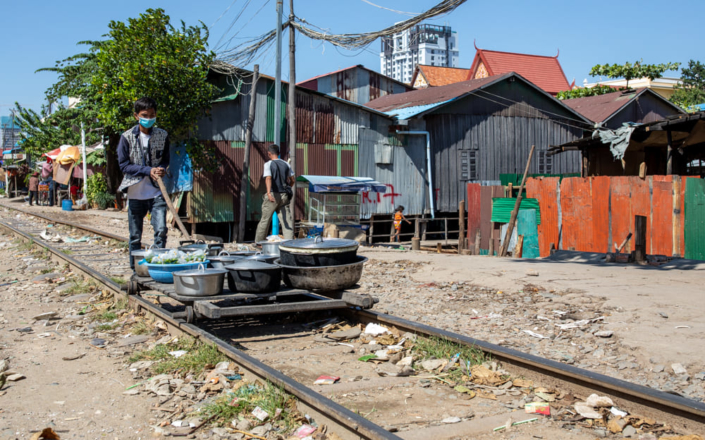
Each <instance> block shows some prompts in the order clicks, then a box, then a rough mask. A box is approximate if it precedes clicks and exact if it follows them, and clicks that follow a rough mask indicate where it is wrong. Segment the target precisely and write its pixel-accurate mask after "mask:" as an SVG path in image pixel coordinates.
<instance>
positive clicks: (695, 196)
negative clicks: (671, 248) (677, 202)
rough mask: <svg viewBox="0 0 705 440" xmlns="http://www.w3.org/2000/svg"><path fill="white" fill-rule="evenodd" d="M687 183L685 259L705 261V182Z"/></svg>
mask: <svg viewBox="0 0 705 440" xmlns="http://www.w3.org/2000/svg"><path fill="white" fill-rule="evenodd" d="M685 181H686V184H685V225H684V228H685V258H689V259H691V260H705V180H703V179H692V178H691V179H685Z"/></svg>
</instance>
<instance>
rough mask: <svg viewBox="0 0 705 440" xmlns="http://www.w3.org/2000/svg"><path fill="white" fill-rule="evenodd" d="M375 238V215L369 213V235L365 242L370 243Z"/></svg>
mask: <svg viewBox="0 0 705 440" xmlns="http://www.w3.org/2000/svg"><path fill="white" fill-rule="evenodd" d="M374 240H375V215H374V214H371V215H370V237H369V239H368V240H367V244H369V245H372V243H373V242H374Z"/></svg>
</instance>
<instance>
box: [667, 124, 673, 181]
mask: <svg viewBox="0 0 705 440" xmlns="http://www.w3.org/2000/svg"><path fill="white" fill-rule="evenodd" d="M666 141H667V142H668V146H667V149H666V174H667V175H669V176H670V175H671V174H673V139H671V130H666Z"/></svg>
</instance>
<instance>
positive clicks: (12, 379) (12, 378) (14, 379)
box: [7, 373, 26, 382]
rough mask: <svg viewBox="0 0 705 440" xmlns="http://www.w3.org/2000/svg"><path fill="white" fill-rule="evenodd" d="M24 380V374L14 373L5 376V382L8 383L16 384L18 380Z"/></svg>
mask: <svg viewBox="0 0 705 440" xmlns="http://www.w3.org/2000/svg"><path fill="white" fill-rule="evenodd" d="M22 379H26V377H25V375H24V374H20V373H15V374H11V375H9V376H7V380H9V381H10V382H17V381H18V380H22Z"/></svg>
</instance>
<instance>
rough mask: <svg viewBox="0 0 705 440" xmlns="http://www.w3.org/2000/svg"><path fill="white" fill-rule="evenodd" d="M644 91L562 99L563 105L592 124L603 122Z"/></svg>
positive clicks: (643, 89)
mask: <svg viewBox="0 0 705 440" xmlns="http://www.w3.org/2000/svg"><path fill="white" fill-rule="evenodd" d="M645 90H647V89H646V88H641V89H636V92H631V93H622V92H612V93H606V94H604V95H597V96H586V97H585V98H574V99H564V100H563V104H565V105H567V106H568V107H570V108H572V109H573V110H575V111H576V112H578V113H580V114H581V115H583V116H585V117H586V118H588V119H589V120H591V121H593V122H604V121H605V120H607V119H609V117H610V116H612V115H614V114H615V113H617V112H618V111H619V110H621V109H622V108H623V107H624V106H626V105H627V104H629V103H630V102H631V101H632V100H633V99H635V98H636V97H637V96H641V94H642V93H644V91H645Z"/></svg>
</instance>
